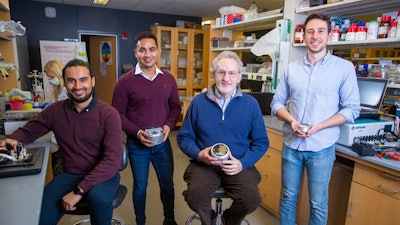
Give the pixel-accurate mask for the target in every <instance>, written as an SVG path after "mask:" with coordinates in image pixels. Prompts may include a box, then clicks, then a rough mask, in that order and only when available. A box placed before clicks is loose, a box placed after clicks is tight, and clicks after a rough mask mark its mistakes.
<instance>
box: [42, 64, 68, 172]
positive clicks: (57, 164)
mask: <svg viewBox="0 0 400 225" xmlns="http://www.w3.org/2000/svg"><path fill="white" fill-rule="evenodd" d="M63 68H64V64H63V63H62V62H60V61H58V60H50V61H48V62H47V63H46V65H45V66H44V69H43V71H44V73H45V74H46V76H47V77H48V82H49V87H51V89H52V99H51V101H50V102H55V101H61V100H64V99H67V98H68V94H67V89H66V88H65V87H64V79H63V77H62V70H63ZM50 153H51V164H52V170H53V175H54V176H55V175H57V174H59V173H60V172H62V159H61V152H60V151H59V146H58V144H57V140H56V137H55V136H54V133H52V135H51V143H50Z"/></svg>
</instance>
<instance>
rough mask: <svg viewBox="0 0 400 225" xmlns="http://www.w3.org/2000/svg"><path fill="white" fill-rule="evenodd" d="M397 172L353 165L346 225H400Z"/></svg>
mask: <svg viewBox="0 0 400 225" xmlns="http://www.w3.org/2000/svg"><path fill="white" fill-rule="evenodd" d="M399 214H400V172H398V171H397V172H395V171H389V172H387V171H383V170H381V169H379V168H372V167H369V166H366V165H363V164H360V163H355V166H354V174H353V182H352V184H351V192H350V197H349V201H348V207H347V217H346V225H358V224H365V225H368V224H371V225H372V224H373V225H386V224H400V218H399V217H398V215H399Z"/></svg>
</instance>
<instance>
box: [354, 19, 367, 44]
mask: <svg viewBox="0 0 400 225" xmlns="http://www.w3.org/2000/svg"><path fill="white" fill-rule="evenodd" d="M365 39H367V28H365V26H364V24H363V23H361V24H359V25H358V28H357V32H356V38H355V40H356V41H364V40H365Z"/></svg>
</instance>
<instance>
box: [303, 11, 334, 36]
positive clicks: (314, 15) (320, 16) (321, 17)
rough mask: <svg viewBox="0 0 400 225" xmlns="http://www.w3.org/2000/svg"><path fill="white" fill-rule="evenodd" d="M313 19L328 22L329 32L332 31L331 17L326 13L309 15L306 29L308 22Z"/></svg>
mask: <svg viewBox="0 0 400 225" xmlns="http://www.w3.org/2000/svg"><path fill="white" fill-rule="evenodd" d="M313 19H319V20H323V21H325V22H326V24H327V25H328V33H330V32H331V29H332V28H331V18H330V17H329V16H327V15H325V14H315V13H314V14H311V15H309V16H308V17H307V19H306V21H305V22H304V29H306V27H307V23H308V22H310V20H313Z"/></svg>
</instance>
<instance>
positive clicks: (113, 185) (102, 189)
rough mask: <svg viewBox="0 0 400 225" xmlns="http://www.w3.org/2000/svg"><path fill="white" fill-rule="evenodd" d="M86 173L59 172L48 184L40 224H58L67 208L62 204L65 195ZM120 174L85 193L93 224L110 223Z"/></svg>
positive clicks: (108, 224) (105, 224) (106, 224)
mask: <svg viewBox="0 0 400 225" xmlns="http://www.w3.org/2000/svg"><path fill="white" fill-rule="evenodd" d="M83 178H84V175H76V174H70V173H66V172H63V173H59V174H58V175H57V176H55V177H54V178H53V180H51V182H50V183H49V184H48V185H46V187H45V188H44V193H43V201H42V209H41V212H40V222H39V225H50V224H54V225H55V224H57V223H58V221H59V220H60V219H61V217H62V216H63V215H64V214H65V213H66V210H65V209H64V208H63V206H62V204H61V199H62V197H63V196H64V195H66V194H67V193H68V192H70V191H71V190H72V188H73V187H75V186H76V185H77V184H78V183H79V182H80V181H81V180H82V179H83ZM119 181H120V176H119V174H118V173H117V174H116V175H115V176H114V177H112V178H111V179H109V180H106V181H104V182H102V183H99V184H97V185H95V186H93V187H92V188H91V189H90V190H89V191H88V192H87V193H85V194H84V195H83V197H84V198H86V199H87V201H88V203H89V212H90V220H91V223H92V224H96V225H100V224H104V225H110V223H111V220H112V214H113V203H112V202H113V199H114V196H115V193H116V192H117V189H118V187H119Z"/></svg>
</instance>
